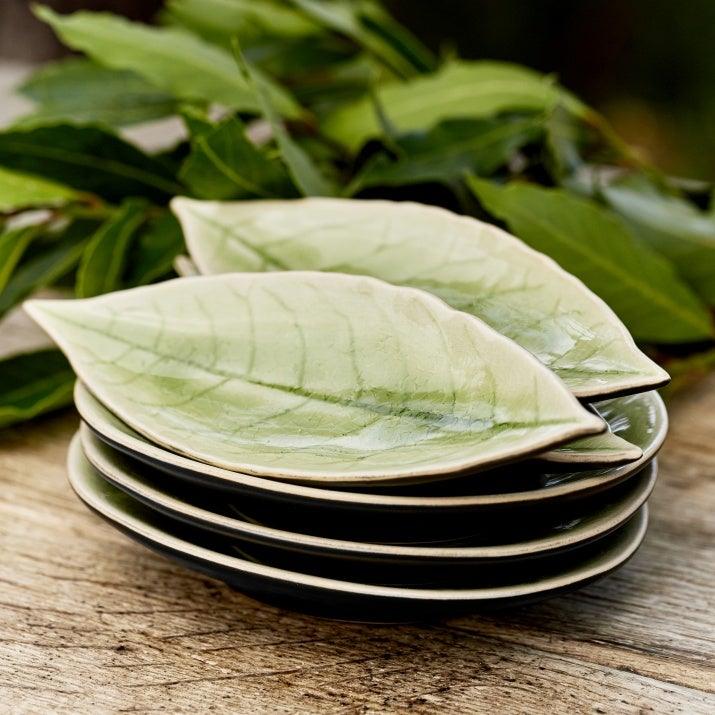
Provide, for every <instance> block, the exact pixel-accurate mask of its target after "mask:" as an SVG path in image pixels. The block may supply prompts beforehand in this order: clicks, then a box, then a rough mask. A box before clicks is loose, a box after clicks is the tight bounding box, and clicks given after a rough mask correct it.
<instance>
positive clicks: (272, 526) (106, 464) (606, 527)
mask: <svg viewBox="0 0 715 715" xmlns="http://www.w3.org/2000/svg"><path fill="white" fill-rule="evenodd" d="M80 439H81V443H82V449H83V451H84V454H85V456H86V457H87V459H88V460H89V461H90V463H91V464H92V466H93V467H94V468H95V469H96V470H97V471H98V472H99V473H100V474H101V475H102V477H104V478H105V479H107V480H108V481H109V482H111V483H112V484H114V485H115V486H116V487H119V488H120V489H121V490H122V491H125V492H126V493H127V494H129V495H130V496H133V497H135V498H136V499H138V500H139V501H141V502H143V503H144V504H146V505H147V506H149V507H151V508H153V509H157V510H158V511H160V512H161V513H163V514H166V515H167V516H170V517H172V518H174V519H179V520H182V521H185V522H186V523H188V524H192V525H194V526H197V527H199V528H202V529H208V530H209V531H213V532H217V533H220V534H224V535H226V536H230V537H233V538H236V539H245V540H247V541H250V542H252V543H257V544H261V545H263V546H268V547H271V548H276V549H281V550H285V551H287V553H289V554H291V555H294V554H295V553H296V552H299V553H300V554H301V555H303V556H310V557H318V558H322V557H326V556H333V557H341V558H344V559H349V560H350V561H349V562H348V563H349V567H357V566H359V564H358V563H356V562H355V561H353V560H355V559H358V560H366V561H379V562H380V563H381V564H385V563H387V564H391V565H404V564H405V563H407V562H412V563H415V564H417V565H421V566H424V565H432V566H439V565H440V564H442V563H443V562H445V561H448V562H451V563H458V564H459V565H461V566H468V565H475V564H479V563H489V562H497V561H498V562H505V561H512V560H518V559H524V558H536V557H543V556H547V555H553V554H554V553H556V552H562V551H568V550H570V549H572V548H575V547H577V546H579V545H583V544H585V543H587V542H589V541H592V540H594V539H597V538H599V537H601V536H604V535H605V534H607V533H610V532H611V531H612V530H613V529H615V528H617V527H618V526H620V525H621V524H623V523H624V522H625V521H627V520H628V519H629V518H630V517H631V516H633V514H635V512H636V511H637V510H638V509H639V508H640V507H641V506H642V505H643V504H644V503H645V501H646V499H647V498H648V496H649V495H650V493H651V491H652V490H653V487H654V486H655V482H656V478H657V466H656V462H655V461H653V462H651V463H650V464H649V465H648V466H647V467H645V469H644V470H643V471H642V472H640V473H639V474H638V475H637V476H634V477H633V478H632V479H629V480H628V482H627V483H626V484H624V485H623V488H621V489H618V490H615V491H613V492H608V493H607V494H606V495H604V497H603V498H602V499H595V500H591V502H590V503H589V504H588V506H587V508H585V509H584V508H579V507H574V506H573V505H571V508H570V509H569V508H562V509H561V512H562V513H561V518H560V520H556V521H551V520H550V518H549V517H550V515H545V514H544V513H543V512H539V513H535V514H534V515H533V519H532V520H531V523H529V524H528V525H526V527H525V528H521V529H519V526H518V525H516V524H514V523H510V524H509V528H510V530H513V531H516V532H517V533H515V534H511V533H509V534H505V533H504V532H501V533H491V534H490V535H489V537H488V540H486V539H482V538H480V536H479V535H478V534H477V535H476V536H475V538H471V539H470V538H466V539H462V540H460V541H461V542H466V543H460V545H457V546H451V545H442V544H437V545H424V544H422V545H404V544H400V543H398V544H384V543H369V542H361V541H358V540H355V539H349V540H347V539H339V538H330V537H329V536H328V537H326V536H315V535H313V534H309V533H304V532H297V531H287V530H285V529H284V528H282V524H281V522H282V517H283V516H284V515H283V514H282V513H281V511H278V513H277V514H276V515H275V517H274V518H273V519H272V521H271V522H270V523H268V524H266V525H264V524H263V523H257V522H255V521H254V520H252V519H243V518H241V511H240V510H241V508H245V505H244V504H243V503H242V502H241V501H240V500H239V501H237V502H231V501H230V500H227V499H226V497H225V495H221V496H219V497H217V495H216V494H211V493H210V492H209V493H206V491H199V490H195V489H185V490H183V491H178V493H177V490H176V487H177V485H176V483H173V482H169V483H167V482H166V480H164V481H161V480H157V478H156V472H155V471H154V470H152V469H150V468H148V467H146V466H145V465H142V464H141V463H138V462H136V461H135V460H131V459H128V458H127V457H126V456H124V455H122V454H121V453H120V452H118V451H117V450H114V449H112V448H111V447H109V446H108V445H106V444H104V443H103V442H102V441H101V440H100V439H99V438H98V437H96V436H94V435H93V434H92V432H91V430H90V429H89V427H87V426H86V425H82V427H81V429H80ZM249 517H250V510H249ZM501 518H502V520H503V516H502V517H501ZM416 519H419V517H416ZM508 521H510V522H511V520H508ZM517 530H518V531H517ZM323 533H329V530H328V529H326V530H325V531H324V532H323ZM505 537H506V538H505ZM484 541H486V543H484Z"/></svg>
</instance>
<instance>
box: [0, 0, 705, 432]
mask: <svg viewBox="0 0 715 715" xmlns="http://www.w3.org/2000/svg"><path fill="white" fill-rule="evenodd" d="M35 12H36V14H37V16H38V17H39V18H41V19H42V20H44V21H45V22H47V23H48V24H49V25H50V26H51V27H52V28H53V29H54V31H55V32H56V33H57V35H58V37H59V38H60V39H61V40H62V41H63V42H64V43H65V44H66V45H67V46H68V47H70V48H72V49H73V50H77V51H79V52H81V53H83V56H82V57H73V58H71V59H67V60H62V61H60V62H56V63H54V64H51V65H48V66H46V67H43V68H42V69H40V70H39V71H37V72H36V73H35V74H34V75H33V76H32V77H31V78H30V79H29V80H28V81H27V82H26V83H25V84H24V85H23V86H22V87H21V88H20V92H21V93H22V94H24V95H25V96H27V97H28V98H30V99H31V100H33V101H34V103H35V108H34V110H33V111H32V113H31V114H29V115H28V116H25V117H22V118H21V119H20V120H18V121H16V122H15V123H14V124H13V125H12V126H10V127H8V128H6V129H5V130H3V131H2V132H0V316H1V315H3V314H5V313H7V312H8V311H9V310H10V309H12V308H13V307H15V306H16V305H17V304H18V303H20V302H21V301H22V300H24V299H25V298H26V297H27V296H28V295H30V294H32V293H33V292H35V291H37V290H39V289H41V288H45V287H48V286H62V287H65V288H68V289H70V290H74V293H75V294H76V295H78V296H91V295H98V294H100V293H105V292H109V291H114V290H117V289H121V288H125V287H131V286H136V285H142V284H146V283H151V282H154V281H159V280H162V279H164V278H166V277H169V276H172V275H173V269H172V265H173V261H174V259H175V257H176V256H177V255H179V254H181V253H183V251H184V240H183V236H182V233H181V229H180V227H179V225H178V223H177V221H176V219H175V218H174V217H173V215H172V214H171V213H170V211H169V210H168V208H167V204H168V202H169V200H170V199H171V198H172V197H173V196H176V195H183V196H189V197H195V198H201V199H216V200H242V199H270V198H294V197H299V196H319V195H324V196H344V197H355V198H379V197H384V198H393V199H412V200H417V201H421V202H423V203H431V204H437V205H441V206H445V207H448V208H450V209H452V210H454V211H457V212H460V213H464V214H467V215H473V216H477V217H479V218H482V219H486V220H488V221H491V222H493V223H497V224H500V225H504V226H506V227H507V228H508V229H509V230H510V231H511V232H513V233H514V234H516V235H517V236H519V237H520V238H521V239H522V240H524V241H525V242H526V243H528V244H529V245H530V246H532V247H534V248H536V249H537V250H539V251H542V252H543V253H546V254H547V255H549V256H551V257H552V258H554V259H555V260H556V261H557V262H558V263H559V264H560V265H561V266H562V267H563V268H565V269H566V270H568V271H570V272H571V273H573V274H574V275H575V276H577V277H578V278H580V279H581V280H582V281H583V282H584V283H586V285H588V287H589V288H591V289H592V290H593V291H594V292H595V293H597V294H598V295H599V296H600V297H601V298H603V299H604V300H605V301H606V302H608V304H609V305H610V306H611V307H612V308H613V310H614V311H615V312H616V313H617V314H618V315H619V316H620V318H621V319H622V320H623V321H624V322H625V324H626V325H627V326H628V328H629V329H630V330H631V332H632V333H633V335H634V337H635V338H636V340H637V341H638V342H639V343H640V344H641V345H642V346H643V347H645V348H646V349H647V350H648V351H649V352H650V353H651V354H652V355H654V356H656V357H657V358H658V359H660V360H661V361H663V362H665V363H667V364H668V367H669V369H671V370H675V371H676V372H677V373H679V374H680V375H681V376H683V377H682V378H681V380H680V381H679V382H687V379H686V376H687V375H688V374H689V372H690V371H691V368H692V369H693V370H698V371H702V370H703V369H706V368H707V366H710V365H712V364H713V359H712V355H714V354H715V343H714V342H713V339H714V336H715V328H714V325H713V312H712V308H713V307H714V306H715V198H714V195H713V192H712V187H711V186H709V185H705V184H701V183H698V182H688V181H683V180H680V179H674V178H672V177H668V176H665V175H663V174H662V173H661V172H659V171H658V170H657V169H656V168H655V167H652V166H649V165H648V164H647V163H645V162H643V160H642V159H640V158H639V157H638V155H637V154H636V153H635V152H634V151H633V150H632V149H630V148H629V147H628V146H626V145H624V143H623V142H622V141H621V140H620V139H619V138H618V137H617V136H616V135H615V134H614V132H613V131H612V129H611V128H610V127H609V126H608V124H607V122H606V121H605V120H604V119H603V117H601V116H600V115H598V113H596V112H595V111H594V110H593V109H591V108H590V107H588V106H586V105H585V104H584V103H583V102H582V101H580V100H579V99H578V98H577V97H575V96H574V95H573V94H571V93H570V92H568V91H567V90H565V89H564V88H562V87H561V86H559V84H558V83H557V81H556V80H555V79H554V78H553V77H548V76H543V75H540V74H538V73H536V72H534V71H532V70H529V69H527V68H525V67H520V66H516V65H511V64H507V63H502V62H492V61H465V60H460V59H458V58H437V57H435V56H434V55H433V54H432V53H431V52H430V51H429V50H428V49H427V48H425V47H424V46H423V45H422V44H421V43H420V42H419V40H418V39H416V38H415V37H414V36H413V35H412V34H411V33H410V32H409V31H408V30H407V29H406V28H404V27H402V26H400V25H399V24H398V23H397V22H396V21H395V20H394V19H393V18H391V17H390V16H389V15H388V14H387V13H386V11H385V10H384V9H383V8H382V7H381V6H380V5H379V4H378V3H377V2H374V1H373V0H354V1H353V0H321V1H317V0H291V1H290V2H278V1H277V0H232V1H231V2H226V0H168V1H167V3H166V6H165V8H164V9H163V11H162V12H161V13H160V16H159V18H158V24H157V25H156V26H146V25H140V24H137V23H132V22H129V21H127V20H124V19H122V18H119V17H116V16H113V15H110V14H104V13H89V12H78V13H75V14H73V15H58V14H56V13H54V12H53V11H51V10H50V9H48V8H46V7H36V8H35ZM239 46H240V48H241V49H240V50H238V48H239ZM236 55H237V56H238V57H236ZM237 59H238V62H237V61H236V60H237ZM171 116H177V117H180V118H181V120H182V122H183V125H184V127H185V132H184V137H183V138H182V139H181V140H180V141H179V142H178V143H177V144H176V146H174V147H172V148H171V149H170V150H168V151H162V152H159V153H150V152H147V151H144V150H142V149H140V148H139V147H137V146H135V145H134V144H132V143H131V142H130V141H128V140H127V139H126V138H124V135H123V129H124V128H125V127H127V126H130V125H135V124H138V123H142V122H146V121H151V120H157V119H162V118H166V117H171ZM38 209H39V211H38ZM434 240H435V241H439V240H440V237H439V236H435V238H434ZM0 376H1V377H0V426H5V425H9V424H12V423H15V422H20V421H23V420H25V419H29V418H32V417H34V416H36V415H38V414H42V413H44V412H46V411H48V410H50V409H55V408H57V407H59V406H62V405H64V404H67V403H68V402H69V400H70V399H71V397H70V393H71V390H70V387H71V383H72V380H73V375H72V372H71V370H70V369H69V368H68V366H67V364H66V363H65V362H64V359H63V358H61V356H59V354H58V353H57V352H56V351H54V350H49V351H42V352H38V353H29V354H25V355H16V356H13V357H12V358H10V359H7V360H5V361H3V362H2V363H0Z"/></svg>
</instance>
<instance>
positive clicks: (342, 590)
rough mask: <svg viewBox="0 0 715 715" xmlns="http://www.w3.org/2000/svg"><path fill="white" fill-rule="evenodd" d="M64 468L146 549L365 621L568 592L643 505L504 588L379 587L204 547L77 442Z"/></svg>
mask: <svg viewBox="0 0 715 715" xmlns="http://www.w3.org/2000/svg"><path fill="white" fill-rule="evenodd" d="M67 466H68V473H69V479H70V484H71V485H72V488H73V489H74V491H75V492H76V493H77V496H78V497H79V498H80V499H81V500H82V501H83V502H84V503H85V504H86V505H87V506H88V507H89V508H90V509H92V510H93V511H95V512H96V513H98V514H99V515H100V516H102V517H103V518H105V519H106V520H107V521H108V522H109V523H110V524H112V525H113V526H114V527H116V528H117V529H119V530H121V531H123V532H124V533H125V534H128V535H129V536H130V537H131V538H133V539H135V540H136V541H139V542H140V543H142V544H144V545H146V546H148V547H149V548H151V549H153V550H154V551H157V552H158V553H160V554H162V555H164V556H168V557H169V558H172V559H174V560H177V561H180V562H181V563H182V564H183V565H188V566H190V567H191V568H192V569H194V570H196V571H199V572H202V573H206V574H208V575H210V576H213V577H215V578H219V579H222V580H224V581H226V582H227V583H229V584H230V585H232V586H233V587H234V588H237V589H238V590H239V591H241V592H243V593H246V594H248V595H250V596H253V597H255V598H259V599H261V600H264V601H268V602H271V603H274V604H276V605H280V606H284V607H290V608H294V609H298V610H303V611H308V612H312V613H318V614H320V615H322V616H332V617H338V618H350V619H353V620H369V621H373V622H374V621H403V622H404V621H410V620H418V619H423V618H425V617H429V618H432V619H433V618H435V617H437V616H440V615H447V614H452V615H454V614H456V613H462V612H468V611H472V610H475V609H479V608H480V607H485V606H496V605H500V606H505V605H514V604H516V603H525V602H531V601H534V600H539V599H542V598H545V597H548V596H553V595H556V594H558V593H563V592H565V591H568V590H572V589H573V588H576V587H578V586H583V585H585V584H586V583H589V582H591V581H593V580H595V579H597V578H599V577H601V576H604V575H606V574H607V573H610V572H611V571H613V570H614V569H616V568H618V567H619V566H622V565H623V564H624V563H625V562H626V561H627V560H628V559H629V558H630V557H631V556H632V555H633V554H634V553H635V552H636V551H637V549H638V547H639V546H640V544H641V542H642V541H643V537H644V536H645V532H646V527H647V524H648V511H647V506H643V507H642V508H641V509H640V510H639V511H638V512H637V514H636V515H635V516H634V517H633V518H632V519H631V520H630V521H629V522H628V523H627V524H625V525H624V526H623V527H621V528H620V529H618V530H616V532H615V533H614V534H612V535H610V536H608V537H606V539H604V540H601V541H599V542H597V544H596V545H595V549H593V550H592V551H589V554H588V556H587V557H584V558H583V559H579V560H578V561H577V563H575V564H569V565H568V566H566V567H563V566H562V567H561V568H560V569H554V570H553V571H552V572H550V573H549V574H548V575H543V574H542V575H541V576H540V577H534V578H525V579H523V580H521V581H520V580H519V578H518V574H517V575H516V578H512V580H511V582H510V583H509V584H508V585H505V586H491V587H482V588H479V587H477V588H474V587H473V588H408V587H395V586H380V585H372V584H367V583H357V582H355V581H345V580H339V579H334V578H325V577H321V576H317V575H312V574H308V573H302V572H299V571H295V570H288V569H283V568H277V567H275V566H271V565H269V564H264V563H258V562H256V561H253V560H248V559H245V558H238V557H236V556H235V555H233V554H231V553H230V552H231V548H232V547H231V544H230V543H229V544H226V543H225V540H222V541H216V540H214V541H213V542H212V541H211V540H210V539H209V538H208V535H207V534H206V532H198V531H196V530H189V529H187V527H182V526H181V525H178V524H177V523H176V522H172V521H171V520H169V519H167V518H166V517H162V516H161V515H160V514H158V513H157V512H156V511H154V510H152V509H149V508H148V507H146V506H143V505H142V504H141V503H139V502H138V501H137V500H135V499H132V498H131V497H130V496H128V495H127V494H125V493H124V492H122V491H121V490H120V489H117V488H116V487H113V486H112V485H111V484H109V483H108V482H107V481H105V480H104V479H102V478H101V477H100V475H99V474H98V473H97V472H96V471H95V470H94V469H93V468H92V466H91V465H90V463H89V462H88V461H87V459H86V457H85V456H84V455H83V454H82V449H81V446H80V443H79V440H78V439H75V440H74V442H73V443H72V445H71V447H70V452H69V456H68V464H67ZM234 553H235V552H234ZM467 571H469V570H467Z"/></svg>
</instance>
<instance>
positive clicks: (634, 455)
mask: <svg viewBox="0 0 715 715" xmlns="http://www.w3.org/2000/svg"><path fill="white" fill-rule="evenodd" d="M619 405H620V402H618V400H615V399H614V400H607V401H606V402H602V403H600V404H599V405H598V407H596V406H594V405H591V408H592V409H593V411H594V413H595V414H598V415H600V416H601V417H603V419H604V420H605V421H606V424H607V425H608V430H607V431H606V432H603V433H602V434H596V435H593V437H582V438H581V439H575V440H574V441H573V442H568V443H566V444H564V445H561V447H557V448H556V449H552V450H549V451H548V452H544V453H543V454H540V455H538V457H537V459H539V460H541V461H544V462H558V463H560V464H566V465H569V464H580V465H583V466H584V468H586V469H588V468H594V467H596V466H598V465H604V466H605V465H610V466H614V465H617V464H626V463H628V462H635V461H636V460H637V459H640V458H641V457H642V456H643V450H642V449H641V448H640V447H639V446H638V445H637V444H633V443H631V442H629V441H628V440H625V439H623V437H619V436H618V435H617V434H616V433H615V432H614V431H613V429H614V428H616V429H621V430H622V429H623V420H622V419H621V415H620V413H619V411H618V407H619Z"/></svg>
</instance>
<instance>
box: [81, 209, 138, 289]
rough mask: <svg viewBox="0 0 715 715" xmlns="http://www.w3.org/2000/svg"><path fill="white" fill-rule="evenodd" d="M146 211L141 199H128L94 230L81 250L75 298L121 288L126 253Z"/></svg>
mask: <svg viewBox="0 0 715 715" xmlns="http://www.w3.org/2000/svg"><path fill="white" fill-rule="evenodd" d="M146 210H147V203H146V201H144V200H143V199H128V200H127V201H125V202H124V203H123V204H122V205H121V207H120V208H119V209H118V210H117V212H116V213H115V214H114V215H113V216H111V217H110V218H108V219H107V220H106V221H105V222H104V223H103V224H102V225H101V226H100V227H99V229H97V231H96V233H95V234H94V235H93V236H92V238H91V240H90V241H89V243H88V244H87V247H86V248H85V249H84V253H83V254H82V261H81V263H80V266H79V270H78V271H77V283H76V286H75V292H76V294H77V296H78V297H80V298H90V297H91V296H93V295H101V294H102V293H109V292H110V291H113V290H118V289H119V288H121V287H122V275H123V273H124V267H125V265H126V260H127V253H128V251H129V247H130V246H131V243H132V239H133V237H134V234H135V232H136V231H137V229H138V228H139V226H140V225H141V224H142V222H143V221H144V220H145V218H146Z"/></svg>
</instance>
